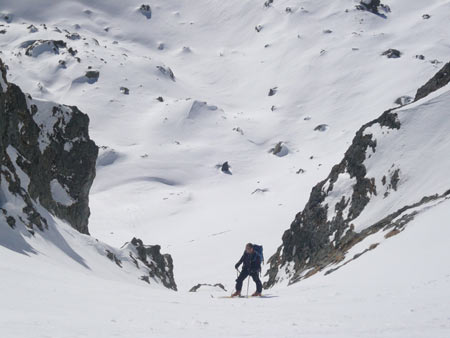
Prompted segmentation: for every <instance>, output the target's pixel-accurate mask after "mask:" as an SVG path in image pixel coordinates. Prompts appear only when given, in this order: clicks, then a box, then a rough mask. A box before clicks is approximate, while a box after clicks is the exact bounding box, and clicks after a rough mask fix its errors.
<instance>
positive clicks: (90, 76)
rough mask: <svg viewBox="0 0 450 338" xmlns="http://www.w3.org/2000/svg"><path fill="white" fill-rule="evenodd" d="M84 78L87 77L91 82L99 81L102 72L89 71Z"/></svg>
mask: <svg viewBox="0 0 450 338" xmlns="http://www.w3.org/2000/svg"><path fill="white" fill-rule="evenodd" d="M84 76H86V77H87V78H88V79H90V80H95V81H97V80H98V78H99V77H100V72H99V71H98V70H88V71H87V72H86V74H85V75H84Z"/></svg>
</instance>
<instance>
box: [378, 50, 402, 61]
mask: <svg viewBox="0 0 450 338" xmlns="http://www.w3.org/2000/svg"><path fill="white" fill-rule="evenodd" d="M381 55H383V56H386V57H387V58H388V59H397V58H399V57H401V56H402V53H401V52H400V51H399V50H397V49H392V48H391V49H388V50H387V51H384V52H383V53H381Z"/></svg>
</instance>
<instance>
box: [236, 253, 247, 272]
mask: <svg viewBox="0 0 450 338" xmlns="http://www.w3.org/2000/svg"><path fill="white" fill-rule="evenodd" d="M244 255H245V253H244ZM244 255H242V257H241V259H240V260H239V262H237V263H236V265H235V266H234V267H235V268H236V269H237V268H239V266H240V265H241V264H242V262H243V261H244Z"/></svg>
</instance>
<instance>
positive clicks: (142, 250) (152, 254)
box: [131, 238, 177, 291]
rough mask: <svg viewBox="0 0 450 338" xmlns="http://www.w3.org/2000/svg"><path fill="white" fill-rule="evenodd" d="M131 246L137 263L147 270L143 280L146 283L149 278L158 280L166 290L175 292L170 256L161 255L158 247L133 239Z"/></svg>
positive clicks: (175, 286)
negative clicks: (137, 260)
mask: <svg viewBox="0 0 450 338" xmlns="http://www.w3.org/2000/svg"><path fill="white" fill-rule="evenodd" d="M131 244H132V245H133V246H134V247H135V249H136V252H137V255H138V257H137V258H138V259H139V261H141V262H142V263H143V264H144V265H145V266H146V267H148V268H149V274H148V276H146V278H145V279H143V280H146V281H147V282H149V281H150V279H149V278H153V279H155V280H160V281H161V282H162V283H163V285H164V286H165V287H166V288H169V289H172V290H175V291H176V290H177V284H176V283H175V279H174V275H173V260H172V256H170V255H169V254H161V247H160V246H159V245H144V244H143V242H142V240H140V239H138V238H133V239H132V240H131Z"/></svg>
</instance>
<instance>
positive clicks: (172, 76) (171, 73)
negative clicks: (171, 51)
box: [156, 66, 175, 82]
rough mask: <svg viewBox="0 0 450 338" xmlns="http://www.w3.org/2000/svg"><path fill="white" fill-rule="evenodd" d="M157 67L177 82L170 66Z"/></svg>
mask: <svg viewBox="0 0 450 338" xmlns="http://www.w3.org/2000/svg"><path fill="white" fill-rule="evenodd" d="M156 68H157V69H158V70H159V71H160V72H161V73H162V74H164V75H166V76H168V77H169V78H170V79H171V80H172V81H173V82H175V75H174V73H173V71H172V69H170V67H163V66H156Z"/></svg>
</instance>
